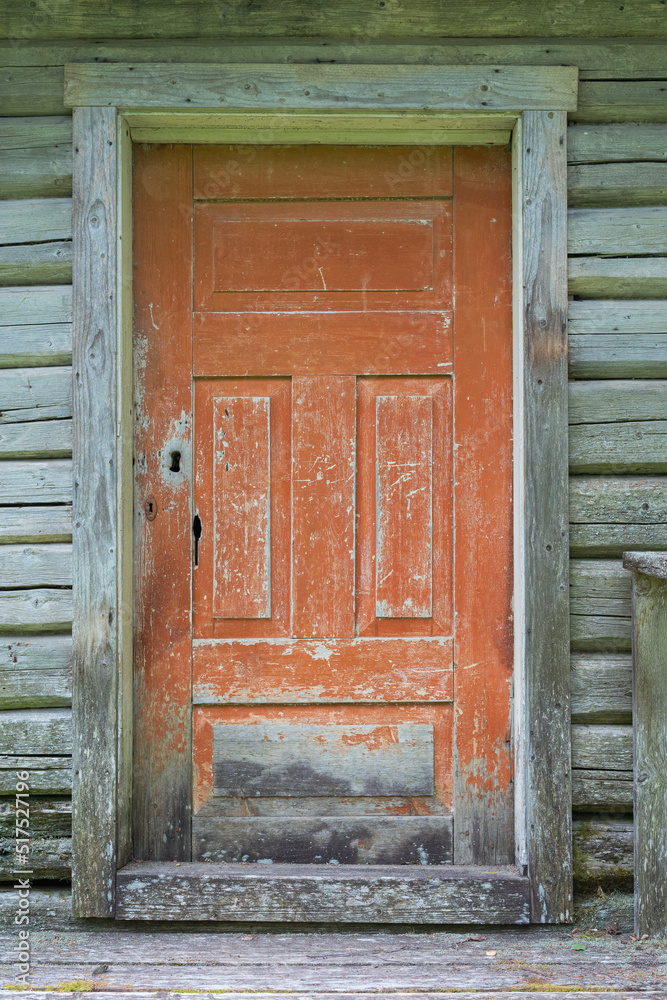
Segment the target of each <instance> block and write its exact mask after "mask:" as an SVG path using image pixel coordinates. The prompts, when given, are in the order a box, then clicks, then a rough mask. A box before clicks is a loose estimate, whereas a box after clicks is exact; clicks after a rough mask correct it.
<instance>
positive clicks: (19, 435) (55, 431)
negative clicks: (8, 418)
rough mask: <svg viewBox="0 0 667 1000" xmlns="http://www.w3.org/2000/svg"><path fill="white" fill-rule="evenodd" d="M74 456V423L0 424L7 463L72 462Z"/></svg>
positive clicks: (2, 454) (1, 451)
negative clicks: (12, 460) (18, 460)
mask: <svg viewBox="0 0 667 1000" xmlns="http://www.w3.org/2000/svg"><path fill="white" fill-rule="evenodd" d="M71 454H72V421H71V420H33V421H31V422H30V423H25V424H24V423H9V424H3V423H0V457H2V458H3V459H4V458H32V457H36V458H69V456H70V455H71Z"/></svg>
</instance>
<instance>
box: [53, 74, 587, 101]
mask: <svg viewBox="0 0 667 1000" xmlns="http://www.w3.org/2000/svg"><path fill="white" fill-rule="evenodd" d="M65 102H66V104H68V105H70V106H72V107H74V106H81V105H85V106H88V107H96V106H97V107H105V106H110V105H111V106H125V107H132V106H134V107H158V108H167V107H181V108H188V107H193V106H194V107H200V108H205V107H213V108H220V107H221V106H226V107H238V108H244V107H251V108H261V107H265V108H275V107H276V104H277V103H278V106H280V105H281V104H285V105H286V106H288V107H292V108H313V109H318V108H340V107H341V106H343V105H345V106H347V107H349V108H355V107H357V108H373V109H375V108H396V107H400V108H406V109H407V108H416V109H422V108H434V109H436V108H445V109H451V110H457V109H462V110H465V109H471V108H473V109H475V108H480V107H482V106H483V107H485V108H487V109H488V110H494V109H495V110H509V111H513V110H515V109H516V108H523V109H559V110H561V109H562V110H568V109H573V108H575V107H576V105H577V73H576V70H575V69H574V68H573V67H569V66H553V67H546V68H542V69H538V68H533V67H521V66H517V67H512V66H495V67H486V66H485V67H480V66H437V67H433V66H401V65H388V66H382V65H380V64H374V65H366V66H362V65H348V66H337V65H331V64H319V65H315V66H313V65H311V66H309V67H308V68H305V67H303V66H301V67H292V66H287V65H285V64H281V63H274V64H269V65H262V64H261V63H255V64H252V63H244V64H234V63H220V64H218V65H215V64H210V65H202V64H197V63H191V64H186V63H181V64H180V65H178V66H175V65H168V64H164V65H160V64H159V63H154V64H152V65H151V66H149V67H145V68H144V67H143V66H142V65H141V64H139V65H137V64H136V63H135V64H134V65H133V66H131V65H129V64H123V63H105V64H100V63H97V64H86V63H69V64H68V65H67V66H66V69H65Z"/></svg>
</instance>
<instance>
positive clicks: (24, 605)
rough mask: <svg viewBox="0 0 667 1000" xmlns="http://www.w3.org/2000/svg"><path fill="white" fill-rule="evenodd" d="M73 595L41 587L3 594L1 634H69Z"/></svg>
mask: <svg viewBox="0 0 667 1000" xmlns="http://www.w3.org/2000/svg"><path fill="white" fill-rule="evenodd" d="M72 615H73V611H72V591H71V590H68V589H66V588H64V587H63V588H55V587H38V588H35V589H34V590H33V589H23V590H2V591H0V633H4V634H10V635H14V634H17V633H25V634H32V633H36V632H69V631H71V628H72Z"/></svg>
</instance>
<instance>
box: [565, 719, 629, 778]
mask: <svg viewBox="0 0 667 1000" xmlns="http://www.w3.org/2000/svg"><path fill="white" fill-rule="evenodd" d="M632 761H633V752H632V726H610V725H607V726H582V725H575V726H572V766H573V767H577V768H585V769H587V770H592V771H595V770H603V771H632Z"/></svg>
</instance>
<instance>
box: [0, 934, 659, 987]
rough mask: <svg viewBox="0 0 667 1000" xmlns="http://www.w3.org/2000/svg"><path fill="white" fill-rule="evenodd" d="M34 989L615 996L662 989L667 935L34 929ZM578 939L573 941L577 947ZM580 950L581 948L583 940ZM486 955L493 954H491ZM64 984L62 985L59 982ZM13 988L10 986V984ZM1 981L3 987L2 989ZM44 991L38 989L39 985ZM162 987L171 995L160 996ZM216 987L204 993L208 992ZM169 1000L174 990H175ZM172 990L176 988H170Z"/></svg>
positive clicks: (4, 958) (4, 944)
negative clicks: (639, 937) (662, 937)
mask: <svg viewBox="0 0 667 1000" xmlns="http://www.w3.org/2000/svg"><path fill="white" fill-rule="evenodd" d="M16 945H17V936H16V932H15V931H14V930H13V929H12V930H9V931H3V933H2V934H1V935H0V1000H4V998H6V997H7V998H8V997H15V996H16V993H15V989H16V985H15V984H16V975H17V971H18V970H17V968H16V962H17V958H16V950H15V949H16ZM31 945H32V971H31V977H30V985H31V987H32V989H31V990H29V991H26V992H22V994H21V995H22V996H24V997H26V998H33V1000H37V998H40V1000H41V998H42V997H43V998H44V1000H46V997H49V996H53V993H52V992H51V991H52V990H53V989H54V988H55V989H58V987H59V986H60V989H61V990H62V989H63V987H65V988H67V987H66V986H65V984H68V985H69V989H70V990H71V989H72V988H73V986H74V985H75V984H77V983H80V985H79V986H78V990H81V989H82V988H83V989H84V990H86V987H87V992H86V993H85V994H80V995H88V996H99V998H100V1000H102V998H103V997H108V995H109V993H110V992H111V993H114V992H119V993H121V992H122V994H123V996H124V997H127V998H128V1000H130V998H135V997H136V998H137V1000H139V998H142V1000H143V998H146V1000H148V998H149V997H155V996H157V994H156V992H155V991H160V993H159V995H160V997H161V1000H165V998H166V996H170V991H171V992H173V994H175V995H176V994H178V991H179V990H183V991H188V993H185V994H183V996H182V1000H186V997H187V996H191V995H192V993H191V992H190V991H198V992H200V993H201V995H202V996H206V995H207V991H224V992H225V1000H241V998H242V997H243V998H247V996H248V994H249V993H250V994H252V995H253V996H254V997H256V998H257V1000H269V997H272V998H275V995H276V993H279V994H280V995H281V997H282V998H284V1000H306V998H308V1000H310V998H313V1000H371V998H373V1000H378V998H381V997H389V996H391V997H392V998H393V1000H402V998H404V1000H409V996H414V994H415V993H417V994H419V995H420V996H422V997H424V1000H426V998H428V1000H442V998H443V996H446V995H447V993H448V992H451V994H452V996H456V997H457V998H459V1000H464V998H465V997H467V996H470V997H471V998H472V997H474V998H475V1000H484V998H486V997H488V998H491V997H497V996H498V995H499V994H505V993H507V994H508V995H510V994H511V996H512V997H515V998H521V997H526V998H528V997H530V998H531V1000H539V998H540V997H547V996H553V995H554V993H558V995H559V996H563V997H571V998H572V1000H574V998H575V997H576V998H577V1000H584V998H586V997H587V996H591V997H595V998H597V1000H604V998H607V1000H621V998H626V1000H627V998H630V997H634V996H637V997H639V996H641V997H642V998H645V1000H657V998H659V997H660V998H663V1000H664V997H665V996H666V995H667V941H661V940H657V939H651V940H648V941H643V942H635V941H632V939H631V937H630V935H629V934H623V935H618V936H612V935H610V934H607V933H604V931H602V930H601V931H600V932H598V933H592V932H589V931H582V930H580V929H575V930H572V928H557V927H551V928H545V927H527V928H512V929H509V928H508V929H504V928H503V929H497V928H491V929H489V928H484V929H483V930H478V929H475V930H470V929H468V930H457V931H454V932H451V931H447V932H442V931H436V932H418V933H404V932H397V933H390V932H384V931H383V932H379V933H375V932H372V931H359V930H355V931H349V932H336V933H330V932H327V933H315V932H307V933H303V932H301V933H300V932H291V933H284V932H280V933H266V932H264V931H262V932H260V933H253V932H252V931H251V930H248V931H245V932H241V933H237V932H225V933H220V932H218V933H211V932H205V931H202V932H192V931H187V932H185V931H163V930H160V931H155V930H152V929H146V930H134V929H133V930H130V931H128V930H116V929H110V928H109V929H107V928H105V929H101V930H88V929H86V930H78V929H77V930H64V929H63V930H61V931H38V930H34V931H33V932H32V936H31ZM573 946H574V947H573ZM582 946H583V948H585V950H583V948H582ZM488 953H491V954H488ZM61 984H62V985H61ZM11 986H13V987H14V989H13V990H8V989H7V987H11ZM2 987H4V989H2ZM42 991H45V992H42ZM165 991H167V994H165ZM213 995H216V994H215V993H211V996H213ZM170 1000H171V998H170ZM174 1000H176V996H174Z"/></svg>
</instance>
